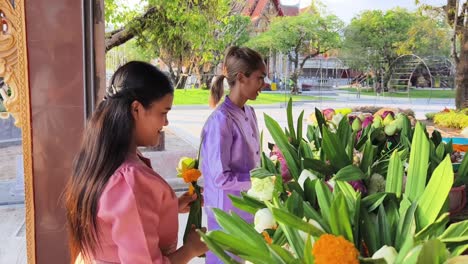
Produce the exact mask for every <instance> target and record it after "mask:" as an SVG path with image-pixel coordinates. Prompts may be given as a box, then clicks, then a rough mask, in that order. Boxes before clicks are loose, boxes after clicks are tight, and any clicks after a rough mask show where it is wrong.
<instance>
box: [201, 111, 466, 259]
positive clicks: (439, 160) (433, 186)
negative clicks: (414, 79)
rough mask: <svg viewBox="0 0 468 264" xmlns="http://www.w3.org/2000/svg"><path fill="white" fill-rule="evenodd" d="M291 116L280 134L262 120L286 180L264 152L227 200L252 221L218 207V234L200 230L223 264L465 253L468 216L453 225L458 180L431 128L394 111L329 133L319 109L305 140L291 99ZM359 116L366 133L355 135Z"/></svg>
mask: <svg viewBox="0 0 468 264" xmlns="http://www.w3.org/2000/svg"><path fill="white" fill-rule="evenodd" d="M326 113H327V114H330V113H332V111H331V110H327V111H326ZM337 113H339V112H337V111H335V115H336V114H337ZM287 115H288V124H287V127H286V128H281V126H279V124H278V123H277V122H276V121H275V120H273V119H272V118H270V117H269V116H268V115H265V122H266V126H267V128H268V130H269V132H270V134H271V136H272V138H273V140H274V143H275V144H276V145H277V147H278V149H279V150H280V152H281V155H282V157H283V158H284V160H285V164H286V165H287V167H288V170H289V172H290V175H291V180H290V181H283V178H282V177H279V174H280V170H279V169H278V168H279V166H277V165H275V163H274V162H273V161H272V160H271V159H272V158H271V157H270V159H268V158H267V156H266V155H265V153H263V158H262V162H261V165H260V168H256V169H254V170H252V171H251V179H252V188H251V189H250V190H249V191H248V192H247V194H245V193H242V194H241V195H242V196H241V197H231V200H232V201H233V204H234V205H235V206H236V207H237V208H239V209H241V210H244V211H246V212H249V213H251V214H252V215H254V216H255V221H254V222H255V223H254V225H251V224H248V223H246V222H245V221H243V220H242V219H239V217H238V216H236V215H235V213H231V214H230V215H229V214H228V213H225V212H219V211H217V212H215V215H216V217H217V220H218V223H220V225H221V226H222V227H223V230H222V231H209V232H208V233H207V234H201V236H203V238H204V239H205V240H206V241H208V242H209V243H207V244H208V246H209V248H210V250H212V251H213V252H214V253H215V254H217V255H218V256H219V257H220V258H221V259H222V260H223V261H224V263H235V262H232V261H231V259H232V258H231V256H230V255H228V254H227V253H226V252H229V254H234V255H236V256H239V257H241V258H242V259H244V260H246V263H257V264H267V263H268V264H269V263H304V264H313V263H318V264H320V263H360V262H361V263H384V262H386V263H405V264H406V263H411V264H416V263H422V262H421V260H424V261H426V262H428V261H429V262H428V263H430V260H431V259H434V261H436V262H437V263H451V261H455V260H456V259H457V258H458V257H459V255H461V254H462V253H463V252H464V251H465V250H467V249H468V247H467V246H466V245H467V243H468V220H464V221H460V222H457V223H450V221H449V220H450V219H449V216H450V214H449V212H448V208H447V206H445V204H446V201H447V199H448V197H449V192H450V189H451V187H452V185H453V184H454V182H455V177H454V171H453V167H452V163H451V160H450V155H449V154H450V153H452V152H453V149H452V148H451V146H450V144H445V143H443V142H441V137H440V135H438V134H437V132H436V131H435V132H434V133H433V134H432V137H428V134H427V130H425V127H424V125H422V124H421V123H416V125H415V127H411V122H410V120H409V118H408V117H406V116H405V115H403V114H397V115H394V114H393V113H392V112H387V113H385V116H384V117H382V116H381V115H380V114H379V115H374V116H373V117H371V118H369V117H370V116H371V115H368V114H367V115H366V114H356V115H349V114H348V116H346V117H343V118H346V119H344V120H343V119H342V120H341V121H339V123H338V126H335V124H333V129H332V128H330V123H331V122H333V116H332V117H330V116H328V117H326V116H325V111H319V110H318V109H316V110H315V120H316V123H315V124H314V125H310V126H308V127H307V134H302V133H303V129H302V124H300V123H298V124H297V126H295V124H293V123H292V122H293V121H292V120H294V119H293V116H292V107H291V102H290V104H288V108H287ZM302 115H303V113H301V114H300V116H302ZM356 119H359V120H360V122H361V126H362V127H361V128H360V129H359V130H358V131H356V130H357V129H358V127H357V125H356V127H355V129H354V131H353V127H352V124H353V122H354V121H355V120H356ZM385 119H386V122H385ZM391 119H393V120H391ZM299 120H300V121H302V118H299ZM364 122H366V124H365V126H364V125H363V123H364ZM356 123H358V121H356ZM386 126H394V127H395V131H394V133H393V135H391V136H390V135H387V134H386V133H385V131H384V130H385V127H386ZM387 132H392V131H387ZM358 134H360V137H356V135H358ZM311 143H313V146H314V147H313V148H312V147H310V145H311ZM316 153H319V155H316ZM275 155H276V154H275ZM272 157H273V156H272ZM273 160H274V159H273ZM462 163H464V164H468V158H466V155H465V158H464V160H463V161H462ZM464 166H467V167H466V168H467V169H464V170H463V172H462V173H465V170H468V165H464ZM463 168H465V167H463ZM276 175H278V176H276ZM449 223H450V224H449ZM226 241H229V242H226ZM210 243H211V244H210ZM210 245H212V246H210ZM426 262H424V263H426Z"/></svg>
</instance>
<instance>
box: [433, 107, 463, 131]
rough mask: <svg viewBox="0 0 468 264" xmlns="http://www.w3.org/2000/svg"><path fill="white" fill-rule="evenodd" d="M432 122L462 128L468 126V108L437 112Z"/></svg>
mask: <svg viewBox="0 0 468 264" xmlns="http://www.w3.org/2000/svg"><path fill="white" fill-rule="evenodd" d="M434 123H436V124H437V125H440V126H444V127H452V128H459V129H463V128H465V127H468V108H465V109H462V110H460V111H455V110H450V111H447V112H441V113H437V114H435V116H434Z"/></svg>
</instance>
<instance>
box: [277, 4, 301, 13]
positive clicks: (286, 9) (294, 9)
mask: <svg viewBox="0 0 468 264" xmlns="http://www.w3.org/2000/svg"><path fill="white" fill-rule="evenodd" d="M281 10H282V11H283V14H284V16H297V15H299V5H281Z"/></svg>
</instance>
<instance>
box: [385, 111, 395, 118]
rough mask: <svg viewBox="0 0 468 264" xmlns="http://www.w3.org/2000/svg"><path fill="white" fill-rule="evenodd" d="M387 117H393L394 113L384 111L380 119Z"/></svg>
mask: <svg viewBox="0 0 468 264" xmlns="http://www.w3.org/2000/svg"><path fill="white" fill-rule="evenodd" d="M387 115H391V116H392V117H395V113H393V112H392V111H385V112H383V114H382V118H385V117H386V116H387Z"/></svg>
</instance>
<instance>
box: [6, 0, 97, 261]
mask: <svg viewBox="0 0 468 264" xmlns="http://www.w3.org/2000/svg"><path fill="white" fill-rule="evenodd" d="M103 2H104V1H103V0H84V1H76V0H34V1H25V0H2V1H0V23H1V24H0V26H1V27H0V77H2V78H3V80H4V82H5V84H6V86H5V87H4V88H0V96H1V97H2V98H3V100H4V105H5V107H6V109H7V111H8V112H9V114H11V115H13V116H14V118H15V120H16V123H15V124H16V125H17V126H18V127H20V128H21V129H22V140H23V155H24V176H25V207H26V243H27V254H28V257H27V259H28V263H33V264H34V263H52V264H53V263H69V262H70V260H69V254H68V243H67V238H66V235H67V234H66V227H65V210H64V207H63V196H62V192H63V189H64V186H65V183H66V181H67V179H68V177H69V175H70V172H71V166H72V161H73V158H74V155H75V153H76V151H77V148H78V145H79V142H80V137H81V133H82V130H83V128H84V125H85V120H86V116H87V114H89V113H90V112H89V111H90V109H91V110H92V108H90V107H89V106H90V104H93V103H94V102H95V101H98V100H96V99H95V98H96V97H95V95H97V94H98V93H99V92H100V91H103V90H104V87H103V85H104V82H105V72H104V52H103V51H104V23H103ZM96 45H97V48H96ZM101 45H102V47H101ZM90 65H92V67H90ZM90 92H91V93H90ZM90 94H91V95H90ZM7 116H8V114H5V113H3V114H1V117H7Z"/></svg>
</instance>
